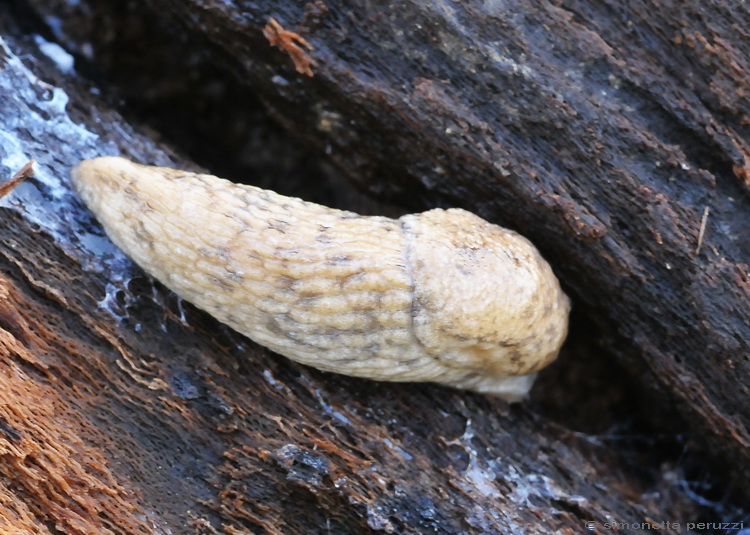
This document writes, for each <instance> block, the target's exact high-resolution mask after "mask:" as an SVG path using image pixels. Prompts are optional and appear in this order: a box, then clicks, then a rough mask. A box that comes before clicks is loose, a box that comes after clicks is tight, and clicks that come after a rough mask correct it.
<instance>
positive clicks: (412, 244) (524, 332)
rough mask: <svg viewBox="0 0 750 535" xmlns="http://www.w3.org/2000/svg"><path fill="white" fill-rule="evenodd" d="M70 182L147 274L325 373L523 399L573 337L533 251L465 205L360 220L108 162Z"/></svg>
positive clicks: (219, 183) (83, 166)
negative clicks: (568, 336) (537, 374)
mask: <svg viewBox="0 0 750 535" xmlns="http://www.w3.org/2000/svg"><path fill="white" fill-rule="evenodd" d="M72 179H73V184H74V187H75V189H76V190H77V192H78V194H79V195H80V197H81V198H82V199H83V201H84V202H85V203H86V204H87V205H88V207H89V208H90V209H91V210H92V212H93V213H94V214H95V215H96V216H97V218H98V219H99V221H100V222H101V224H102V225H103V226H104V228H105V230H106V232H107V234H108V235H109V237H110V238H111V239H112V241H113V242H114V243H115V244H116V245H117V246H118V247H120V248H121V249H122V250H123V251H124V252H125V253H126V254H128V256H130V257H131V258H132V259H133V260H134V261H135V262H136V263H137V264H139V265H140V266H141V267H142V268H143V269H144V270H145V271H147V272H148V273H149V274H151V275H152V276H154V277H155V278H156V279H158V280H159V281H161V282H162V283H163V284H164V285H166V286H167V287H169V288H170V289H172V290H173V291H174V292H176V293H177V294H178V295H180V296H181V297H183V298H185V299H187V300H188V301H190V302H192V303H193V304H195V305H196V306H198V307H199V308H201V309H203V310H205V311H207V312H208V313H210V314H211V315H213V316H214V317H215V318H217V319H218V320H219V321H221V322H223V323H225V324H227V325H229V326H230V327H232V328H233V329H235V330H237V331H239V332H240V333H242V334H245V335H246V336H248V337H250V338H251V339H253V340H254V341H256V342H258V343H260V344H262V345H264V346H267V347H268V348H270V349H272V350H273V351H275V352H277V353H280V354H282V355H285V356H287V357H289V358H291V359H293V360H296V361H298V362H301V363H303V364H307V365H310V366H313V367H315V368H318V369H321V370H326V371H332V372H337V373H342V374H346V375H353V376H357V377H366V378H370V379H377V380H385V381H433V382H437V383H442V384H445V385H449V386H452V387H456V388H466V389H470V390H475V391H478V392H483V393H490V394H495V395H499V396H502V397H505V398H506V399H509V400H518V399H521V398H523V397H524V396H525V395H526V394H527V393H528V391H529V389H530V388H531V384H532V382H533V379H534V372H536V371H537V370H539V369H540V368H542V367H543V366H545V365H547V364H549V363H550V362H551V361H552V360H554V359H555V357H556V356H557V354H558V352H559V349H560V346H561V345H562V342H563V340H564V339H565V336H566V334H567V326H568V314H569V311H570V303H569V300H568V298H567V297H566V295H565V294H564V293H563V292H562V290H561V289H560V285H559V283H558V281H557V279H556V278H555V276H554V275H553V273H552V270H551V269H550V267H549V265H548V264H547V263H546V262H545V261H544V260H543V259H542V258H541V256H540V255H539V253H538V251H537V250H536V249H535V248H534V247H533V246H532V245H531V243H529V242H528V241H527V240H526V239H525V238H523V237H521V236H519V235H518V234H516V233H514V232H512V231H510V230H506V229H503V228H501V227H498V226H496V225H492V224H490V223H488V222H486V221H484V220H483V219H480V218H479V217H477V216H475V215H473V214H471V213H469V212H466V211H464V210H460V209H450V210H442V209H435V210H430V211H428V212H424V213H422V214H416V215H406V216H403V217H401V218H400V219H398V220H395V219H390V218H386V217H369V216H368V217H366V216H360V215H357V214H355V213H352V212H345V211H341V210H334V209H331V208H326V207H324V206H320V205H317V204H313V203H309V202H305V201H302V200H300V199H296V198H290V197H284V196H282V195H278V194H276V193H274V192H272V191H267V190H262V189H259V188H255V187H252V186H244V185H239V184H234V183H231V182H229V181H226V180H223V179H220V178H217V177H214V176H210V175H203V174H194V173H190V172H187V171H178V170H173V169H167V168H162V167H148V166H143V165H138V164H135V163H132V162H129V161H127V160H125V159H122V158H117V157H103V158H97V159H94V160H85V161H83V162H81V163H80V164H79V165H78V166H77V167H76V168H75V169H74V170H73V172H72Z"/></svg>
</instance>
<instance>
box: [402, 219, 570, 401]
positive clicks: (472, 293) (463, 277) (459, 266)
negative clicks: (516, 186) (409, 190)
mask: <svg viewBox="0 0 750 535" xmlns="http://www.w3.org/2000/svg"><path fill="white" fill-rule="evenodd" d="M401 220H402V222H403V224H404V228H405V230H406V234H407V240H408V249H407V256H408V259H409V264H410V269H411V271H412V277H413V279H414V286H415V291H414V293H415V295H414V305H413V307H414V329H415V334H416V336H417V338H418V339H419V341H420V343H421V344H422V345H423V346H424V348H425V349H426V350H427V352H428V353H429V354H431V355H432V356H434V357H435V358H436V359H439V360H440V362H441V363H442V364H443V365H445V366H446V367H449V368H451V369H452V370H455V372H456V373H455V375H454V376H449V377H446V378H445V380H444V381H442V382H444V383H445V384H449V385H451V386H455V387H458V388H468V389H471V390H475V391H479V392H483V393H488V394H497V395H501V396H504V397H506V398H509V399H517V398H520V397H523V396H524V395H525V394H526V393H527V392H528V390H529V388H530V387H531V383H532V381H533V375H529V374H533V373H534V372H536V371H537V370H539V369H541V368H543V367H544V366H546V365H547V364H549V363H550V362H552V361H553V360H554V359H555V358H556V357H557V354H558V352H559V351H560V346H561V345H562V343H563V341H564V340H565V336H566V335H567V330H568V315H569V312H570V300H569V299H568V297H567V296H566V295H565V294H564V293H563V292H562V290H561V289H560V284H559V282H558V281H557V278H556V277H555V275H554V274H553V273H552V270H551V268H550V267H549V265H548V264H547V262H545V261H544V259H543V258H542V257H541V256H540V254H539V252H538V251H537V250H536V248H535V247H534V246H533V245H532V244H531V243H530V242H529V241H528V240H526V239H525V238H523V237H522V236H520V235H518V234H516V233H515V232H512V231H510V230H507V229H504V228H501V227H499V226H497V225H493V224H491V223H488V222H487V221H485V220H483V219H481V218H479V217H477V216H475V215H474V214H472V213H470V212H467V211H465V210H460V209H450V210H441V209H436V210H430V211H428V212H424V213H422V214H417V215H409V216H404V217H403V218H402V219H401Z"/></svg>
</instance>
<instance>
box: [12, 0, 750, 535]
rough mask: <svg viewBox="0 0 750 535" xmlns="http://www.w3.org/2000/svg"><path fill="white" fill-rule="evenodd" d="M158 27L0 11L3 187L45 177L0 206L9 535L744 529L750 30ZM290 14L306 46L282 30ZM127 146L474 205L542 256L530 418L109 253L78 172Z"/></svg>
mask: <svg viewBox="0 0 750 535" xmlns="http://www.w3.org/2000/svg"><path fill="white" fill-rule="evenodd" d="M152 4H153V3H151V2H146V1H145V0H143V1H140V0H135V1H130V2H103V1H102V2H99V1H95V0H82V1H81V2H76V3H73V2H62V1H61V2H50V1H48V0H45V1H42V0H26V1H21V0H17V1H15V2H12V3H11V5H5V4H4V5H2V6H0V38H2V48H1V49H0V134H2V135H0V172H1V173H2V178H3V179H6V178H8V177H9V176H10V175H12V174H13V173H14V172H15V171H17V170H18V169H19V168H20V167H21V166H22V165H23V164H24V163H26V160H27V159H28V158H35V159H36V160H37V162H38V173H37V176H36V177H35V178H33V179H31V180H29V181H27V182H26V183H24V184H22V185H21V186H19V187H18V188H16V189H15V190H14V191H13V192H12V193H11V194H9V195H8V196H7V197H5V198H4V199H3V200H2V202H1V204H0V222H1V224H0V234H2V236H1V237H0V268H1V270H0V368H1V369H2V373H0V532H3V533H6V532H7V533H66V534H68V533H71V534H79V533H81V534H84V533H107V532H112V533H201V534H204V533H205V534H210V533H369V532H381V531H385V532H395V533H423V532H429V533H445V534H453V533H511V532H523V533H552V532H559V533H579V532H581V531H582V530H583V529H584V527H585V523H586V522H596V523H597V525H598V527H599V529H602V530H603V529H605V528H604V523H605V522H612V521H615V522H619V523H621V525H620V528H621V529H623V530H624V532H628V533H629V532H638V531H639V529H640V528H638V527H635V526H634V525H635V524H643V523H644V522H654V523H659V522H668V523H669V522H671V523H673V524H672V525H671V526H670V525H667V526H663V527H666V528H668V529H666V530H665V531H666V532H682V533H684V532H686V531H685V530H686V529H687V528H688V527H689V526H688V522H701V521H704V522H705V521H712V522H718V521H719V520H726V521H732V520H739V519H741V518H742V515H743V514H746V513H743V512H742V511H741V510H740V509H739V508H735V507H734V503H735V502H736V503H738V504H741V503H746V502H744V501H743V500H746V496H745V497H744V498H743V497H742V495H741V494H737V495H734V494H733V492H734V491H733V489H734V485H735V484H736V482H742V481H744V480H746V478H747V477H748V475H750V447H748V446H750V432H749V431H748V427H749V426H750V402H748V399H749V398H750V396H749V395H748V394H749V392H748V388H750V387H748V385H750V377H749V376H750V357H749V356H750V311H749V308H750V305H748V294H749V293H750V282H749V281H748V258H749V256H750V241H748V238H747V234H748V231H750V195H749V191H748V190H749V188H750V172H749V171H750V168H749V167H748V166H749V165H750V163H748V161H747V155H748V154H749V153H750V147H749V146H748V133H749V132H750V126H748V125H750V101H748V95H750V80H749V79H748V73H749V72H750V65H748V59H747V58H750V40H748V39H747V35H746V34H745V30H744V29H745V28H748V27H750V15H749V14H748V12H747V10H746V8H741V7H737V6H735V3H730V2H726V4H725V3H722V2H698V1H695V2H679V3H675V5H674V6H670V5H669V2H662V3H660V5H659V6H658V7H655V6H654V5H652V4H651V3H647V2H644V3H639V2H628V3H622V2H612V3H606V2H604V3H598V4H595V3H587V2H576V1H571V2H567V1H566V2H554V3H550V4H545V5H543V6H542V5H540V7H535V8H531V7H529V6H528V5H527V3H526V2H518V3H513V2H510V3H501V2H484V3H474V2H465V3H464V2H406V1H405V2H377V3H375V2H364V1H356V0H348V1H335V2H334V1H326V2H325V3H324V2H321V1H317V2H310V3H307V4H302V3H298V2H287V1H275V2H249V1H248V2H233V3H227V2H223V1H218V0H216V1H208V0H181V1H179V2H177V1H164V2H161V3H159V11H158V12H152V11H150V9H152V7H151V6H152ZM238 6H239V7H238ZM240 8H241V11H240ZM270 17H273V18H274V19H275V20H276V21H277V22H278V24H279V25H280V27H281V28H285V29H286V30H287V31H291V32H296V33H297V34H298V35H300V36H301V37H302V38H304V39H305V40H306V42H307V43H309V45H310V46H311V47H312V49H308V48H306V47H305V46H304V43H302V42H301V41H299V40H296V41H295V40H294V39H292V40H284V39H281V40H280V41H279V36H282V37H284V36H287V37H288V36H289V34H284V33H283V31H281V30H279V29H278V28H277V30H276V33H275V34H272V33H269V32H266V35H264V32H263V29H264V27H265V26H266V24H268V22H269V18H270ZM269 41H272V42H276V43H277V44H281V45H283V46H271V43H270V42H269ZM57 45H62V46H63V47H64V48H65V49H66V50H68V51H69V52H71V53H73V54H74V55H75V59H76V62H75V70H73V69H71V68H70V67H69V65H68V64H67V63H66V60H67V59H68V58H69V57H68V56H66V55H65V53H63V52H62V49H58V48H55V47H56V46H57ZM295 47H296V48H295ZM293 60H296V63H295V61H293ZM295 65H296V67H297V68H295ZM308 68H309V69H310V73H306V70H307V69H308ZM298 71H302V72H298ZM308 74H312V76H309V75H308ZM92 87H95V88H96V90H92ZM118 107H119V108H120V111H119V112H118V111H113V109H114V108H118ZM120 113H122V115H121V114H120ZM165 141H169V144H166V143H165ZM174 147H177V149H175V148H174ZM104 154H122V155H124V156H126V157H129V158H131V159H133V160H137V161H140V162H143V163H154V164H159V165H170V166H175V167H186V168H196V162H197V164H199V165H202V166H204V167H206V168H209V169H210V171H212V172H214V173H216V174H224V175H227V176H228V177H230V178H234V179H240V178H245V179H247V181H248V182H251V183H254V184H258V185H262V186H264V187H274V188H275V189H280V190H282V191H283V192H284V193H287V194H294V195H299V196H303V197H306V198H308V199H310V200H318V201H322V202H325V201H326V200H328V201H330V202H329V204H330V203H331V202H333V203H336V204H338V205H339V206H341V207H344V208H350V209H362V207H364V209H365V210H367V211H369V212H371V213H388V214H392V213H393V212H394V211H399V210H401V211H403V212H405V211H416V210H422V209H426V208H430V207H434V206H461V207H463V208H466V209H469V210H471V211H474V212H476V213H478V214H479V215H481V216H483V217H485V218H486V219H488V220H490V221H492V222H495V223H498V224H503V225H505V226H509V227H511V228H514V229H515V230H518V231H519V232H521V233H522V234H524V235H526V236H527V237H528V238H529V239H531V240H532V241H533V242H534V243H535V244H536V245H537V246H538V247H539V248H540V250H541V251H542V252H543V254H544V255H545V257H546V258H547V259H548V261H549V262H550V263H551V265H552V266H553V268H554V269H555V271H556V272H557V274H558V276H559V277H560V279H561V281H562V282H563V285H564V287H565V289H566V291H567V292H568V293H569V294H570V296H571V297H572V299H573V303H574V308H575V314H574V316H573V324H572V333H571V339H570V341H569V344H568V345H567V347H566V349H565V350H564V351H563V354H562V355H561V357H560V359H559V361H558V362H557V363H556V364H555V365H553V366H552V367H550V368H549V369H548V370H546V371H545V372H543V373H542V375H541V377H540V381H539V383H538V386H537V388H535V390H534V391H533V392H532V398H531V400H530V401H528V402H526V403H524V404H522V405H517V406H509V405H507V404H505V403H504V402H501V401H499V400H495V399H491V398H488V397H485V396H481V395H476V394H469V393H465V392H458V391H452V390H447V389H445V388H441V387H438V386H432V385H414V384H382V383H374V382H368V381H364V380H358V379H352V378H347V377H341V376H336V375H332V374H326V373H322V372H318V371H315V370H312V369H309V368H306V367H304V366H301V365H298V364H295V363H293V362H290V361H289V360H287V359H284V358H282V357H279V356H278V355H274V354H272V353H271V352H269V351H267V350H265V349H263V348H260V347H258V346H256V345H255V344H253V343H252V342H250V341H248V340H247V339H245V338H243V337H242V336H240V335H238V334H236V333H234V332H232V331H230V330H229V329H228V328H226V327H224V326H222V325H220V324H218V323H217V322H215V321H213V320H212V319H211V318H210V317H208V316H207V315H205V314H204V313H202V312H200V311H199V310H197V309H195V308H193V307H191V306H190V305H189V304H188V303H185V302H182V301H180V300H178V299H177V298H176V297H175V296H174V295H173V294H171V293H170V292H169V291H168V290H166V289H165V288H163V287H162V286H160V285H158V284H157V283H155V282H153V281H152V280H151V279H149V278H148V277H146V276H145V275H144V274H143V273H142V272H141V271H140V270H139V269H138V268H137V267H135V266H133V265H132V264H130V263H129V262H128V260H127V259H126V258H124V257H123V256H122V255H120V254H119V253H118V252H117V251H116V249H114V247H113V246H112V245H111V244H110V243H109V241H108V240H107V239H106V237H104V236H103V234H102V231H101V228H100V227H99V226H98V224H97V223H96V222H95V221H94V220H93V219H92V218H91V216H90V214H89V213H88V212H87V211H86V210H85V209H84V208H83V206H82V204H81V203H80V201H78V199H77V198H76V197H75V195H74V194H73V193H72V191H71V189H70V183H69V179H68V173H69V171H70V168H71V167H72V166H73V165H75V164H76V163H77V162H78V161H79V160H80V159H83V158H90V157H94V156H98V155H104ZM243 174H244V176H243ZM347 183H355V184H356V185H357V187H358V188H359V190H360V191H364V192H366V193H368V194H370V195H373V196H377V197H378V198H380V199H381V200H383V199H385V200H388V201H390V203H391V204H389V205H380V204H374V203H372V201H368V200H365V199H364V198H363V197H362V196H361V195H360V194H359V193H357V192H356V191H352V190H349V189H347V186H346V184H347ZM297 187H299V189H296V188H297ZM394 205H395V208H394ZM733 478H734V479H733ZM696 479H699V480H700V482H701V483H704V485H702V486H701V487H700V489H702V492H703V493H704V495H703V498H704V499H702V500H696V487H693V486H691V485H692V483H693V482H695V480H696ZM712 486H713V487H712ZM712 488H713V489H714V490H712ZM716 489H719V490H721V491H722V492H723V493H724V495H723V498H722V501H720V502H719V501H715V492H714V491H715V490H716ZM743 490H744V491H747V488H746V486H745V487H743V489H740V490H739V491H738V493H739V492H742V491H743ZM712 493H713V494H712ZM733 500H734V502H733ZM711 503H713V506H712V507H707V504H711ZM626 524H629V526H626ZM701 532H702V533H705V532H707V531H705V530H704V531H701Z"/></svg>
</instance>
